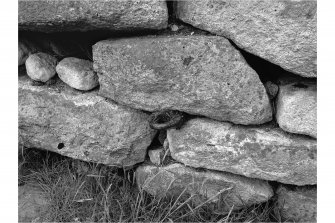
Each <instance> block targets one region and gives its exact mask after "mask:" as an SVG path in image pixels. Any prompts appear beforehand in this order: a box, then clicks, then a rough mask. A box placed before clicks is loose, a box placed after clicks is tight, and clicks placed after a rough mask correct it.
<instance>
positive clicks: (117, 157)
mask: <svg viewBox="0 0 335 223" xmlns="http://www.w3.org/2000/svg"><path fill="white" fill-rule="evenodd" d="M148 120H149V115H147V114H145V113H143V112H141V111H137V110H134V109H130V108H127V107H123V106H120V105H117V104H115V103H113V102H112V101H110V100H106V99H105V98H102V97H100V96H98V95H97V91H91V92H86V93H82V92H79V91H76V90H74V89H72V88H70V87H68V86H67V85H66V84H64V83H63V82H62V81H60V80H58V81H57V82H56V83H55V84H54V85H52V86H31V85H30V82H29V79H28V77H27V76H20V77H19V142H20V144H21V145H24V146H25V147H28V148H39V149H45V150H50V151H53V152H56V153H59V154H61V155H65V156H68V157H72V158H74V159H80V160H84V161H92V162H97V163H102V164H107V165H115V166H132V165H134V164H136V163H138V162H143V161H144V159H145V155H146V150H147V147H148V146H149V145H150V144H151V142H152V139H153V137H154V135H155V133H156V131H155V130H153V129H151V128H150V126H149V122H148Z"/></svg>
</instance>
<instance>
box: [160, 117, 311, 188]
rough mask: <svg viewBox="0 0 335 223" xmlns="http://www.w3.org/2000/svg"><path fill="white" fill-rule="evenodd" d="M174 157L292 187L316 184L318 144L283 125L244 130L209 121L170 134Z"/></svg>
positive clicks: (194, 122) (189, 124) (191, 123)
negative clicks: (290, 131)
mask: <svg viewBox="0 0 335 223" xmlns="http://www.w3.org/2000/svg"><path fill="white" fill-rule="evenodd" d="M167 139H168V140H169V148H170V151H171V156H172V158H173V159H175V160H177V161H179V162H182V163H184V164H185V165H187V166H192V167H201V168H206V169H213V170H219V171H227V172H231V173H235V174H240V175H244V176H247V177H252V178H259V179H264V180H271V181H279V182H282V183H286V184H295V185H306V184H316V182H317V177H316V169H317V162H316V147H317V144H316V140H314V139H311V138H309V137H305V136H300V135H292V134H288V133H285V132H284V131H282V130H281V129H280V128H278V127H273V126H270V125H263V126H239V125H233V124H231V123H226V122H218V121H214V120H210V119H205V118H196V119H192V120H190V121H188V122H187V123H186V124H184V125H183V127H182V128H181V129H180V130H176V129H169V130H168V131H167Z"/></svg>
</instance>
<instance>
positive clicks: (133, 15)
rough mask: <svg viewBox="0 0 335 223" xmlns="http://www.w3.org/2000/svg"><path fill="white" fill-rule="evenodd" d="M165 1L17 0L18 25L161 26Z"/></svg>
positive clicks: (45, 28) (57, 28)
mask: <svg viewBox="0 0 335 223" xmlns="http://www.w3.org/2000/svg"><path fill="white" fill-rule="evenodd" d="M167 20H168V12H167V6H166V2H165V1H160V0H134V1H133V0H132V1H125V0H113V1H96V0H80V1H64V0H51V1H48V0H37V1H19V29H20V30H30V31H42V32H64V31H88V30H97V29H101V30H114V31H136V30H137V31H138V30H148V29H164V28H166V27H167Z"/></svg>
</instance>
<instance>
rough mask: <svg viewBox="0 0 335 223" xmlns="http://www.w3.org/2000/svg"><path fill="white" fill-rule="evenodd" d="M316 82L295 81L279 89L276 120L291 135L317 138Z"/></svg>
mask: <svg viewBox="0 0 335 223" xmlns="http://www.w3.org/2000/svg"><path fill="white" fill-rule="evenodd" d="M316 92H317V91H316V81H295V82H291V83H290V84H284V85H281V86H280V87H279V94H278V97H277V103H276V107H277V108H276V110H277V113H276V119H277V122H278V124H279V126H280V127H281V128H282V129H283V130H285V131H287V132H291V133H298V134H303V135H308V136H311V137H314V138H316V137H317V96H316Z"/></svg>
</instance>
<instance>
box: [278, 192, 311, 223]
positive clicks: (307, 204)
mask: <svg viewBox="0 0 335 223" xmlns="http://www.w3.org/2000/svg"><path fill="white" fill-rule="evenodd" d="M276 193H277V195H278V205H279V207H280V212H281V216H282V217H283V218H284V219H286V220H288V221H294V222H316V215H317V196H316V194H317V191H316V187H314V188H305V187H298V188H296V189H289V188H287V187H285V186H280V187H279V188H278V190H277V191H276Z"/></svg>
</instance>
